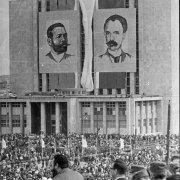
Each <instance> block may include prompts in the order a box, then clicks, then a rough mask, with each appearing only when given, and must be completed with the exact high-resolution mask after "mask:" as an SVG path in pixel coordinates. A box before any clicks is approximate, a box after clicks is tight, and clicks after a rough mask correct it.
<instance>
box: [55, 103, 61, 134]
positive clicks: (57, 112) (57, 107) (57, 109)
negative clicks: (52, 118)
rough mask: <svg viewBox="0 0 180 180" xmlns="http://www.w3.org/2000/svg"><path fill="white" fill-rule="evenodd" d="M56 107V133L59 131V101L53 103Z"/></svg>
mask: <svg viewBox="0 0 180 180" xmlns="http://www.w3.org/2000/svg"><path fill="white" fill-rule="evenodd" d="M55 108H56V111H55V113H56V134H58V133H60V104H59V102H56V103H55Z"/></svg>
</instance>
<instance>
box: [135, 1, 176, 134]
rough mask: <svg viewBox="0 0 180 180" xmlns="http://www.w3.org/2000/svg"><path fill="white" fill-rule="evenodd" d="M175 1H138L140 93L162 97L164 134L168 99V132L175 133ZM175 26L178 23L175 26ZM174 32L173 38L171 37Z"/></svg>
mask: <svg viewBox="0 0 180 180" xmlns="http://www.w3.org/2000/svg"><path fill="white" fill-rule="evenodd" d="M177 3H178V2H177V1H174V2H173V1H169V0H158V1H154V0H139V1H138V12H139V15H138V18H139V19H138V21H139V77H140V79H139V84H140V94H143V93H145V94H148V95H149V94H151V95H160V96H162V97H163V117H162V119H163V122H164V129H163V131H164V133H166V132H167V115H168V114H167V113H168V101H169V100H171V108H172V111H171V112H172V115H171V122H172V123H171V125H172V126H171V130H172V133H178V132H179V128H178V120H177V119H179V118H178V117H179V108H178V100H177V99H179V97H178V96H179V95H178V84H179V80H178V77H179V76H177V74H178V67H179V65H178V62H179V61H178V55H177V54H178V53H177V49H176V47H178V46H177V43H176V42H175V41H173V39H175V38H177V32H178V31H177V28H175V29H174V27H177V24H178V23H177V22H176V21H177V19H175V20H174V18H173V16H175V17H177V14H174V10H175V9H176V8H175V6H176V7H178V6H177ZM176 23H177V24H176ZM174 31H175V35H174Z"/></svg>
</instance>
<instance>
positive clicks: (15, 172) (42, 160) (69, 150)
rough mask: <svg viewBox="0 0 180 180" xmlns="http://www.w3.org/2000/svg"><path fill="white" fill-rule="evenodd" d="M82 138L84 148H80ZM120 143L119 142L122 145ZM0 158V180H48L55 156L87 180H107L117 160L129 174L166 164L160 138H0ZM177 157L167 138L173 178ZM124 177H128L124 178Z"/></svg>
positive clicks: (174, 138)
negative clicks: (64, 159) (134, 169)
mask: <svg viewBox="0 0 180 180" xmlns="http://www.w3.org/2000/svg"><path fill="white" fill-rule="evenodd" d="M82 138H84V139H85V140H86V142H87V147H83V146H82ZM120 139H123V145H122V144H121V141H120ZM3 141H4V142H5V144H6V147H3V146H4V145H3V143H1V155H0V179H3V180H5V179H6V180H8V179H9V180H25V179H26V180H51V179H52V171H51V170H52V159H53V156H54V155H55V154H56V153H61V154H64V155H65V156H67V158H68V160H69V164H70V168H71V169H74V170H76V171H78V172H80V173H81V174H83V175H84V176H86V175H88V176H89V178H90V177H92V178H93V179H99V180H103V179H104V180H105V179H110V167H111V165H112V162H113V161H114V160H115V159H118V158H121V159H122V160H123V161H124V162H125V163H126V164H127V166H128V168H129V170H130V169H131V167H133V166H135V165H138V166H139V165H141V166H143V167H145V168H147V169H148V168H149V165H150V163H151V162H153V161H161V162H166V161H167V156H166V141H167V137H166V136H164V135H156V136H154V135H144V136H140V135H138V136H135V135H132V136H130V135H117V134H112V135H108V136H107V135H102V134H99V135H98V137H97V134H84V136H83V137H82V135H81V134H75V133H73V134H69V135H68V136H65V135H63V134H56V135H44V134H41V135H22V134H11V135H3V136H2V137H1V142H3ZM176 156H179V137H178V136H177V135H171V136H170V157H169V163H168V167H169V171H170V172H171V174H175V173H177V172H178V171H179V164H177V163H176V164H175V163H173V162H172V160H173V159H172V158H173V157H176ZM127 176H128V174H127Z"/></svg>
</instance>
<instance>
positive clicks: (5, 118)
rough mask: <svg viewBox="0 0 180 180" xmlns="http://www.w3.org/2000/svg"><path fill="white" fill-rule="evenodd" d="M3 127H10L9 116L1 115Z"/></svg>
mask: <svg viewBox="0 0 180 180" xmlns="http://www.w3.org/2000/svg"><path fill="white" fill-rule="evenodd" d="M1 127H9V114H7V115H1Z"/></svg>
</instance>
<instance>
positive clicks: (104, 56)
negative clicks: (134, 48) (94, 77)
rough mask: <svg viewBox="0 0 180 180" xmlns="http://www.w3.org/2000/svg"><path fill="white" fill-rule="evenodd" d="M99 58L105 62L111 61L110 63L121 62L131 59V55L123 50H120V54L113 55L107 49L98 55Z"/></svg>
mask: <svg viewBox="0 0 180 180" xmlns="http://www.w3.org/2000/svg"><path fill="white" fill-rule="evenodd" d="M99 57H100V59H102V60H103V61H104V63H106V62H111V63H123V62H125V61H128V60H130V59H131V55H130V54H128V53H125V52H124V51H123V50H122V51H121V55H120V56H117V57H114V56H113V55H111V54H110V53H109V52H108V50H107V51H106V52H105V53H104V54H102V55H100V56H99Z"/></svg>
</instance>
